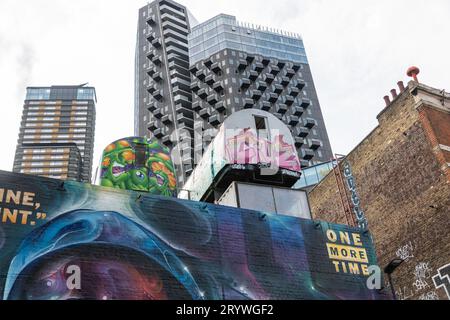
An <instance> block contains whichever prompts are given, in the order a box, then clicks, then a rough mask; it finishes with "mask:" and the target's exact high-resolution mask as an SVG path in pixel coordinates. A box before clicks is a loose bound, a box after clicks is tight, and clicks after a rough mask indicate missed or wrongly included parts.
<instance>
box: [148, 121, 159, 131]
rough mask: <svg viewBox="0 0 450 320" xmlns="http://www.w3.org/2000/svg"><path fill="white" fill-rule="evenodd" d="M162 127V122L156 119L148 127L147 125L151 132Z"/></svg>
mask: <svg viewBox="0 0 450 320" xmlns="http://www.w3.org/2000/svg"><path fill="white" fill-rule="evenodd" d="M161 127H162V125H161V122H160V121H159V120H156V119H155V120H152V121H150V122H149V123H148V125H147V128H148V130H150V131H155V130H156V129H158V128H161Z"/></svg>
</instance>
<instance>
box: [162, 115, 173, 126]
mask: <svg viewBox="0 0 450 320" xmlns="http://www.w3.org/2000/svg"><path fill="white" fill-rule="evenodd" d="M161 122H162V123H164V124H165V125H170V124H172V123H173V119H172V115H171V114H166V115H164V116H162V117H161Z"/></svg>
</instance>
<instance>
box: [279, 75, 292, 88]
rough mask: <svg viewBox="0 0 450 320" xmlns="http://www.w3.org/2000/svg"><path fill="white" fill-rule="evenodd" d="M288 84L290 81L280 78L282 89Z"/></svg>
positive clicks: (286, 78)
mask: <svg viewBox="0 0 450 320" xmlns="http://www.w3.org/2000/svg"><path fill="white" fill-rule="evenodd" d="M289 82H291V79H289V78H288V77H281V82H280V83H281V85H282V86H283V87H286V86H287V85H288V84H289Z"/></svg>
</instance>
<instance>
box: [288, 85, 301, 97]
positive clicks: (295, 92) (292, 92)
mask: <svg viewBox="0 0 450 320" xmlns="http://www.w3.org/2000/svg"><path fill="white" fill-rule="evenodd" d="M299 93H300V90H299V89H298V88H296V87H292V88H291V89H290V90H289V95H290V96H293V97H296V96H298V95H299Z"/></svg>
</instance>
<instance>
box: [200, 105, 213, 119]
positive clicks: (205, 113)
mask: <svg viewBox="0 0 450 320" xmlns="http://www.w3.org/2000/svg"><path fill="white" fill-rule="evenodd" d="M198 114H199V116H200V117H202V118H203V119H205V120H206V119H208V118H209V117H210V115H211V114H210V112H209V110H208V109H207V108H203V109H201V110H200V111H199V112H198Z"/></svg>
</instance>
